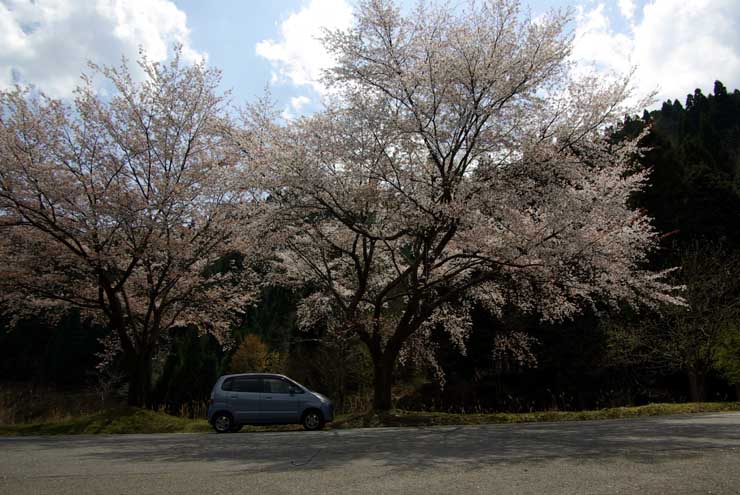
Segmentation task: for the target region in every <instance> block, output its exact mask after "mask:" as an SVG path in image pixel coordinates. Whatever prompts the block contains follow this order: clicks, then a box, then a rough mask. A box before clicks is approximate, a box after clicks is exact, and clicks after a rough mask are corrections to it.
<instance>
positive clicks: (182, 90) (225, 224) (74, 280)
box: [0, 49, 257, 405]
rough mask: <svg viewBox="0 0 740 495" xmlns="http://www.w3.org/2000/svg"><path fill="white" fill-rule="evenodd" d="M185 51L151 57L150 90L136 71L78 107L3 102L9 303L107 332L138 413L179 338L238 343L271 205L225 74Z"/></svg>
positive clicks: (80, 100) (0, 129) (2, 283)
mask: <svg viewBox="0 0 740 495" xmlns="http://www.w3.org/2000/svg"><path fill="white" fill-rule="evenodd" d="M180 52H181V50H180V49H176V50H175V54H174V57H173V58H172V60H171V62H169V63H166V64H160V63H153V62H151V61H149V60H147V58H146V56H145V55H142V57H141V59H140V60H139V66H140V67H141V70H142V71H143V73H144V76H145V77H144V80H143V81H141V82H137V80H136V79H135V78H134V76H133V75H132V73H131V71H130V70H129V68H128V67H127V65H126V63H125V61H124V63H123V64H122V66H121V67H98V66H95V65H91V68H92V76H89V77H88V76H85V77H83V83H82V84H81V86H80V87H78V89H77V91H76V93H75V97H74V100H73V102H70V103H67V102H63V101H59V100H55V99H51V98H47V97H46V96H44V95H43V94H40V93H38V92H36V91H34V90H31V89H23V88H16V89H13V90H10V91H4V92H2V93H0V233H1V235H0V303H2V307H3V309H4V310H5V312H6V313H9V314H12V315H13V316H14V317H15V318H16V319H18V318H23V317H24V316H26V315H29V314H34V315H38V314H42V315H44V314H45V315H53V314H54V313H55V312H60V311H65V310H67V309H68V308H70V307H75V308H79V309H81V310H82V311H83V314H84V315H86V316H87V317H90V318H94V319H95V320H97V321H100V322H101V323H104V324H107V325H108V326H109V327H110V328H111V329H112V331H113V335H112V337H111V340H110V341H108V342H107V345H106V350H107V352H108V353H109V355H108V357H109V358H110V357H111V356H112V355H114V354H118V353H119V352H122V355H123V363H124V365H125V368H126V371H127V373H128V380H129V384H130V386H129V401H130V402H131V403H132V404H136V405H143V404H147V402H148V399H149V393H150V386H151V375H152V360H153V358H154V357H155V355H156V353H157V352H158V351H159V350H160V349H162V348H163V344H165V343H166V340H167V334H168V330H169V329H171V328H172V327H174V326H178V325H197V326H198V327H199V328H200V329H202V330H203V331H207V332H211V333H212V334H214V335H215V336H216V337H217V338H219V339H220V340H221V341H223V342H225V341H227V340H228V332H227V330H228V328H229V325H230V323H231V322H232V321H233V319H234V318H238V317H239V314H240V311H241V310H243V309H244V308H245V305H246V304H247V303H248V302H249V300H250V297H251V294H252V293H253V292H252V289H251V281H252V279H251V278H250V276H249V270H248V269H247V268H248V265H249V263H247V262H246V261H245V260H247V261H248V260H249V256H250V253H252V252H253V251H252V250H251V245H250V242H249V235H248V232H247V235H245V229H246V228H247V227H245V225H246V226H248V225H249V224H248V222H247V220H248V219H249V218H251V217H252V216H253V215H254V214H255V211H256V208H257V206H256V204H257V202H256V201H252V200H253V199H255V198H254V196H253V195H252V194H251V192H250V191H249V190H248V188H247V187H245V184H248V183H249V180H248V178H246V177H245V174H246V172H245V168H244V166H243V164H242V163H241V162H240V160H239V153H238V150H236V149H234V148H233V147H232V146H231V145H230V144H229V143H231V139H230V138H228V136H229V135H230V133H231V132H232V123H231V122H230V120H229V119H228V118H227V117H225V115H226V113H225V111H224V109H225V108H224V107H225V104H226V100H225V96H224V95H221V94H218V93H217V86H218V84H219V81H220V73H219V72H218V71H217V70H214V69H212V68H208V67H206V66H205V65H203V64H195V65H190V66H185V65H183V64H181V62H180ZM93 77H102V79H103V83H102V84H101V85H99V86H97V85H94V84H93ZM96 88H103V94H104V95H105V94H106V93H107V96H101V95H100V94H101V91H97V90H96ZM238 234H239V235H238ZM235 253H241V254H239V255H237V254H235Z"/></svg>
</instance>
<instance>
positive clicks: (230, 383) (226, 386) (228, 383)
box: [221, 378, 234, 392]
mask: <svg viewBox="0 0 740 495" xmlns="http://www.w3.org/2000/svg"><path fill="white" fill-rule="evenodd" d="M221 390H226V391H227V392H228V391H230V390H234V379H233V378H227V379H226V380H224V382H223V383H222V384H221Z"/></svg>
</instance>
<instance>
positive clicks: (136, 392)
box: [126, 353, 152, 407]
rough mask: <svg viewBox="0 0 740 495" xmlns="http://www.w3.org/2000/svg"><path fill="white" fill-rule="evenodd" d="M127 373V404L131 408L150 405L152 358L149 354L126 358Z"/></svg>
mask: <svg viewBox="0 0 740 495" xmlns="http://www.w3.org/2000/svg"><path fill="white" fill-rule="evenodd" d="M126 361H127V366H126V371H127V373H128V383H129V388H128V403H129V405H131V406H137V407H148V406H150V405H151V399H152V397H151V391H152V358H151V355H150V354H149V353H141V354H134V355H129V356H127V358H126Z"/></svg>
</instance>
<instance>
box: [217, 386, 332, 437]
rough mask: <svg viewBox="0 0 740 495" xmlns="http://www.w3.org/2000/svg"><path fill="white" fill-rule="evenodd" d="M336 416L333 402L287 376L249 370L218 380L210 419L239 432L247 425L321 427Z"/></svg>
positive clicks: (221, 428) (219, 428) (223, 428)
mask: <svg viewBox="0 0 740 495" xmlns="http://www.w3.org/2000/svg"><path fill="white" fill-rule="evenodd" d="M333 419H334V410H333V407H332V403H331V401H330V400H329V399H327V398H326V397H325V396H323V395H321V394H319V393H317V392H312V391H311V390H309V389H307V388H306V387H304V386H303V385H301V384H300V383H298V382H296V381H294V380H291V379H290V378H288V377H287V376H283V375H274V374H265V373H247V374H240V375H225V376H222V377H221V378H219V379H218V381H216V384H215V385H214V386H213V390H212V391H211V400H210V404H209V406H208V422H209V423H210V424H211V426H213V429H214V430H216V432H217V433H228V432H237V431H239V430H240V429H241V427H242V426H243V425H274V424H293V423H295V424H302V425H303V427H304V428H305V429H307V430H320V429H321V428H323V427H324V424H326V423H328V422H330V421H332V420H333Z"/></svg>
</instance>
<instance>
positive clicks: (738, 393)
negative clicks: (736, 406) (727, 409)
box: [735, 383, 740, 402]
mask: <svg viewBox="0 0 740 495" xmlns="http://www.w3.org/2000/svg"><path fill="white" fill-rule="evenodd" d="M735 400H736V401H738V402H740V383H736V384H735Z"/></svg>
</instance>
